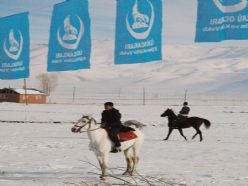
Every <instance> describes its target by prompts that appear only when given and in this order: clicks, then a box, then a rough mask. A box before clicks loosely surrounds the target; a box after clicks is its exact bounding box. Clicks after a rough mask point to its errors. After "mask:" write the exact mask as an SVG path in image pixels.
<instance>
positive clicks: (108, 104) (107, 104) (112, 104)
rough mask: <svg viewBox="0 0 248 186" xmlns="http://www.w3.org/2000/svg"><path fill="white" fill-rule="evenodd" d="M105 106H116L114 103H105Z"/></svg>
mask: <svg viewBox="0 0 248 186" xmlns="http://www.w3.org/2000/svg"><path fill="white" fill-rule="evenodd" d="M104 106H111V107H113V106H114V103H113V102H106V103H104Z"/></svg>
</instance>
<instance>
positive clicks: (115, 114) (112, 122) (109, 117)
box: [101, 108, 121, 127]
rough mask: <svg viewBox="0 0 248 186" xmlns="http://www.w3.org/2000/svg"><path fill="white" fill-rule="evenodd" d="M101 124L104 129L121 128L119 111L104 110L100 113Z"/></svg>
mask: <svg viewBox="0 0 248 186" xmlns="http://www.w3.org/2000/svg"><path fill="white" fill-rule="evenodd" d="M101 123H102V124H105V126H106V127H121V114H120V112H119V110H117V109H115V108H113V109H112V110H104V111H103V112H102V121H101Z"/></svg>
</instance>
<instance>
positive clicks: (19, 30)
mask: <svg viewBox="0 0 248 186" xmlns="http://www.w3.org/2000/svg"><path fill="white" fill-rule="evenodd" d="M29 47H30V39H29V20H28V13H22V14H17V15H12V16H8V17H3V18H0V79H6V80H7V79H20V78H28V77H29V60H30V57H29V54H30V48H29Z"/></svg>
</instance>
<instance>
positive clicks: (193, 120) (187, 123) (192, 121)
mask: <svg viewBox="0 0 248 186" xmlns="http://www.w3.org/2000/svg"><path fill="white" fill-rule="evenodd" d="M161 117H168V121H169V123H168V127H169V132H168V135H167V137H166V138H165V139H164V140H168V139H169V137H170V135H171V133H172V131H173V130H174V129H178V130H179V132H180V134H181V136H183V138H184V139H185V140H186V141H187V138H186V137H185V136H184V134H183V130H182V129H184V128H190V127H193V128H194V129H195V130H196V134H195V135H194V136H193V137H192V139H194V138H195V137H196V136H197V135H198V134H199V135H200V141H202V140H203V138H202V132H201V131H200V127H201V125H202V124H204V125H205V127H206V128H207V129H208V128H209V127H210V126H211V123H210V121H208V120H207V119H203V118H198V117H189V118H186V119H185V120H184V121H182V122H180V124H179V125H177V127H176V128H175V122H176V120H177V119H178V116H177V115H176V114H175V113H174V112H173V110H172V109H167V110H166V111H165V112H164V113H163V114H161Z"/></svg>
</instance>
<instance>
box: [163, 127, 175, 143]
mask: <svg viewBox="0 0 248 186" xmlns="http://www.w3.org/2000/svg"><path fill="white" fill-rule="evenodd" d="M173 130H174V129H173V128H171V127H170V128H169V132H168V134H167V137H166V138H165V139H164V140H165V141H167V140H168V139H169V137H170V135H171V133H172V131H173Z"/></svg>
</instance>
